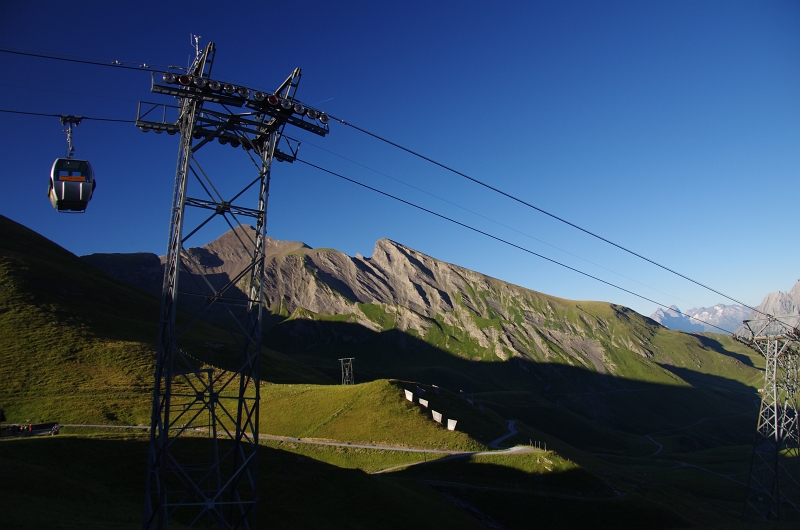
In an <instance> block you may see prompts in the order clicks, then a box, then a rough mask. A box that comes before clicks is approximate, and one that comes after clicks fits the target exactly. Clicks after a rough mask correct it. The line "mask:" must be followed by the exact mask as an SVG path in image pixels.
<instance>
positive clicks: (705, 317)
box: [650, 304, 750, 333]
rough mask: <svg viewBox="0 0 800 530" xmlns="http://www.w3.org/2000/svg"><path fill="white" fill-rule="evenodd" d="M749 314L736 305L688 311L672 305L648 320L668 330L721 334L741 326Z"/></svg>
mask: <svg viewBox="0 0 800 530" xmlns="http://www.w3.org/2000/svg"><path fill="white" fill-rule="evenodd" d="M749 312H750V310H749V309H747V308H746V307H744V306H741V305H738V304H732V305H725V304H717V305H715V306H712V307H699V308H697V307H696V308H692V309H689V310H688V311H681V310H680V309H678V307H677V306H674V305H673V306H670V307H669V309H663V308H658V309H657V310H656V312H655V313H653V314H652V315H650V318H652V319H653V320H655V321H656V322H658V323H659V324H661V325H662V326H664V327H666V328H669V329H674V330H680V331H689V332H691V331H711V332H714V333H722V330H727V331H733V330H735V329H736V328H738V327H739V326H741V325H742V321H743V320H744V319H745V318H747V315H748V314H749ZM720 328H722V329H720Z"/></svg>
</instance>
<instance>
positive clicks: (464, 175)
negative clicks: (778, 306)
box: [328, 114, 769, 316]
mask: <svg viewBox="0 0 800 530" xmlns="http://www.w3.org/2000/svg"><path fill="white" fill-rule="evenodd" d="M328 117H330V118H331V119H333V120H336V121H338V122H339V123H341V124H342V125H347V126H348V127H352V128H353V129H356V130H357V131H360V132H362V133H364V134H366V135H368V136H372V137H373V138H375V139H377V140H380V141H381V142H384V143H387V144H389V145H392V146H394V147H397V148H398V149H401V150H403V151H405V152H407V153H409V154H411V155H414V156H416V157H418V158H421V159H423V160H425V161H427V162H430V163H431V164H434V165H436V166H439V167H441V168H442V169H446V170H447V171H450V172H451V173H455V174H456V175H458V176H460V177H463V178H465V179H467V180H470V181H472V182H474V183H475V184H478V185H480V186H483V187H484V188H488V189H490V190H492V191H494V192H495V193H499V194H500V195H503V196H504V197H508V198H509V199H511V200H513V201H516V202H518V203H520V204H522V205H525V206H527V207H528V208H532V209H534V210H536V211H537V212H540V213H543V214H545V215H547V216H548V217H552V218H553V219H555V220H557V221H560V222H562V223H564V224H566V225H569V226H571V227H573V228H575V229H577V230H580V231H581V232H583V233H585V234H588V235H590V236H592V237H594V238H597V239H599V240H600V241H603V242H605V243H608V244H609V245H612V246H614V247H617V248H618V249H620V250H622V251H624V252H627V253H628V254H631V255H633V256H636V257H637V258H640V259H642V260H644V261H646V262H648V263H650V264H652V265H655V266H656V267H659V268H661V269H664V270H665V271H668V272H671V273H672V274H674V275H676V276H680V277H681V278H683V279H684V280H688V281H690V282H692V283H693V284H695V285H699V286H700V287H703V288H704V289H708V290H709V291H711V292H713V293H716V294H718V295H720V296H723V297H725V298H727V299H728V300H731V301H733V302H736V303H737V304H739V305H741V306H744V307H746V308H747V309H750V310H751V311H757V312H759V313H761V314H762V315H766V313H763V312H761V311H759V310H758V309H756V308H755V307H750V306H749V305H747V304H745V303H744V302H740V301H739V300H737V299H735V298H733V297H731V296H728V295H727V294H725V293H722V292H720V291H717V290H716V289H713V288H711V287H709V286H708V285H705V284H703V283H700V282H698V281H697V280H693V279H692V278H689V277H688V276H686V275H684V274H681V273H680V272H677V271H674V270H672V269H670V268H669V267H666V266H664V265H661V264H660V263H657V262H655V261H653V260H651V259H650V258H646V257H645V256H642V255H641V254H638V253H636V252H634V251H632V250H630V249H627V248H625V247H623V246H622V245H619V244H617V243H614V242H613V241H610V240H608V239H606V238H604V237H602V236H600V235H597V234H595V233H594V232H591V231H589V230H587V229H585V228H582V227H580V226H578V225H576V224H574V223H571V222H569V221H567V220H566V219H563V218H561V217H558V216H557V215H555V214H552V213H550V212H548V211H546V210H543V209H542V208H539V207H538V206H534V205H533V204H531V203H529V202H526V201H524V200H522V199H520V198H519V197H515V196H514V195H511V194H510V193H507V192H505V191H503V190H500V189H498V188H495V187H494V186H491V185H490V184H487V183H485V182H483V181H480V180H478V179H476V178H474V177H470V176H469V175H467V174H466V173H462V172H461V171H458V170H456V169H453V168H451V167H449V166H446V165H444V164H442V163H441V162H437V161H436V160H433V159H432V158H428V157H427V156H425V155H423V154H420V153H417V152H416V151H412V150H411V149H409V148H407V147H403V146H402V145H400V144H397V143H395V142H392V141H391V140H388V139H386V138H383V137H382V136H378V135H377V134H375V133H371V132H369V131H367V130H366V129H362V128H361V127H358V126H357V125H353V124H352V123H348V122H346V121H344V120H343V119H341V118H337V117H335V116H332V115H330V114H328ZM766 316H769V315H766Z"/></svg>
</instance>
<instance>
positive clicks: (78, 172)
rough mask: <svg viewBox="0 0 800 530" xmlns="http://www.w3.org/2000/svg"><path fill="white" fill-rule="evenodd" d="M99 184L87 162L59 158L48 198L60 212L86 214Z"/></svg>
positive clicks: (52, 174)
mask: <svg viewBox="0 0 800 530" xmlns="http://www.w3.org/2000/svg"><path fill="white" fill-rule="evenodd" d="M96 185H97V183H96V182H95V180H94V172H93V171H92V166H91V164H89V162H88V161H86V160H75V159H73V158H57V159H56V161H55V162H53V169H52V170H51V171H50V189H48V190H47V196H48V197H50V203H52V205H53V208H55V209H56V210H58V211H59V212H84V211H86V205H87V204H89V201H90V200H92V192H93V191H94V188H95V186H96Z"/></svg>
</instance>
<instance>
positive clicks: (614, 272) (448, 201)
mask: <svg viewBox="0 0 800 530" xmlns="http://www.w3.org/2000/svg"><path fill="white" fill-rule="evenodd" d="M298 141H299V140H298ZM303 143H304V144H305V145H310V146H312V147H315V148H317V149H319V150H321V151H325V152H326V153H330V154H332V155H334V156H337V157H339V158H341V159H343V160H347V161H348V162H350V163H352V164H355V165H357V166H360V167H363V168H364V169H367V170H369V171H372V172H374V173H377V174H378V175H381V176H384V177H386V178H388V179H391V180H394V181H395V182H399V183H400V184H403V185H404V186H408V187H409V188H411V189H414V190H417V191H419V192H420V193H424V194H425V195H428V196H430V197H433V198H435V199H438V200H440V201H442V202H446V203H447V204H450V205H452V206H455V207H456V208H460V209H461V210H464V211H465V212H469V213H471V214H473V215H477V216H478V217H481V218H483V219H486V220H487V221H490V222H492V223H494V224H496V225H499V226H502V227H503V228H507V229H509V230H512V231H514V232H516V233H518V234H520V235H523V236H525V237H527V238H529V239H532V240H534V241H538V242H539V243H541V244H543V245H547V246H548V247H550V248H554V249H556V250H558V251H560V252H563V253H564V254H567V255H570V256H572V257H574V258H578V259H579V260H581V261H585V262H586V263H588V264H590V265H594V266H595V267H599V268H601V269H603V270H605V271H608V272H610V273H612V274H616V275H617V276H620V277H622V278H625V279H626V280H630V281H632V282H634V283H638V284H639V285H641V286H642V287H647V288H648V289H652V290H653V291H656V292H658V293H661V294H663V295H666V296H673V295H671V294H669V293H665V292H664V291H661V290H659V289H656V288H655V287H652V286H650V285H647V284H644V283H642V282H640V281H638V280H635V279H633V278H630V277H628V276H625V275H624V274H621V273H619V272H616V271H613V270H611V269H609V268H607V267H604V266H602V265H600V264H599V263H595V262H593V261H591V260H588V259H586V258H582V257H581V256H578V255H577V254H573V253H572V252H569V251H567V250H564V249H563V248H559V247H557V246H555V245H552V244H550V243H548V242H547V241H543V240H541V239H538V238H536V237H534V236H532V235H530V234H527V233H525V232H523V231H522V230H517V229H516V228H514V227H512V226H508V225H506V224H504V223H501V222H500V221H496V220H494V219H492V218H491V217H487V216H485V215H483V214H480V213H478V212H476V211H473V210H470V209H469V208H466V207H464V206H461V205H460V204H457V203H455V202H452V201H450V200H448V199H445V198H444V197H440V196H438V195H436V194H434V193H431V192H429V191H426V190H424V189H422V188H419V187H417V186H414V185H413V184H409V183H408V182H405V181H403V180H400V179H398V178H395V177H393V176H391V175H387V174H386V173H384V172H382V171H379V170H377V169H374V168H371V167H369V166H366V165H364V164H362V163H361V162H357V161H355V160H352V159H350V158H347V157H346V156H342V155H340V154H338V153H334V152H333V151H331V150H329V149H325V148H324V147H320V146H318V145H316V144H314V143H312V142H309V141H307V140H305V141H304V142H303ZM673 298H675V299H676V300H678V301H680V302H684V303H686V304H689V305H690V306H692V305H695V306H696V305H697V304H692V302H688V301H686V300H683V299H681V298H678V297H676V296H673Z"/></svg>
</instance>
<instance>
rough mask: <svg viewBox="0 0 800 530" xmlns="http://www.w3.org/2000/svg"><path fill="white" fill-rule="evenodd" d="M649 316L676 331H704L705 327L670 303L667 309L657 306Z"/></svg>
mask: <svg viewBox="0 0 800 530" xmlns="http://www.w3.org/2000/svg"><path fill="white" fill-rule="evenodd" d="M650 318H652V319H653V320H655V321H656V322H658V323H659V324H661V325H662V326H664V327H665V328H668V329H674V330H678V331H688V332H692V331H706V329H705V328H704V327H703V326H702V325H700V324H699V323H697V322H696V321H694V320H692V319H691V318H689V317H688V316H687V315H685V314H683V313H682V312H681V310H680V309H678V306H675V305H672V306H669V308H668V309H664V308H661V307H659V308H658V309H656V311H655V313H653V314H652V315H650Z"/></svg>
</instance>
